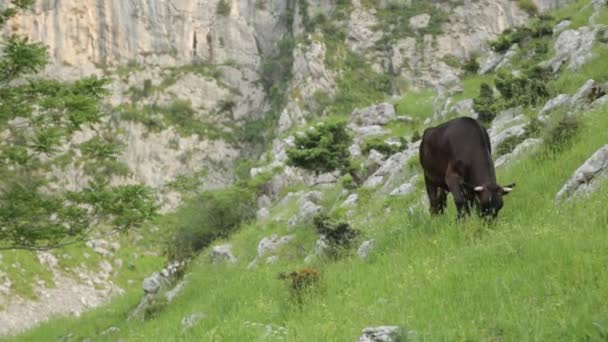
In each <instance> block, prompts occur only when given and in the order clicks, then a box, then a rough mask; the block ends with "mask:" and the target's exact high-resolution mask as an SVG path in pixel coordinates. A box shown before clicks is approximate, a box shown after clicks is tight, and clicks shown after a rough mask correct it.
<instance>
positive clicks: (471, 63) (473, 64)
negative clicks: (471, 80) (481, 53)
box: [462, 56, 480, 75]
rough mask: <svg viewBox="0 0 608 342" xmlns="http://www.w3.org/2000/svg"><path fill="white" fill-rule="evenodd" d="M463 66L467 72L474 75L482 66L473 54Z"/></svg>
mask: <svg viewBox="0 0 608 342" xmlns="http://www.w3.org/2000/svg"><path fill="white" fill-rule="evenodd" d="M462 68H463V69H464V71H465V72H466V73H467V74H471V75H474V74H476V73H477V72H478V71H479V68H480V66H479V62H477V59H476V58H475V56H471V57H469V59H467V61H466V63H464V65H463V66H462Z"/></svg>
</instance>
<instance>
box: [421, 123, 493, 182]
mask: <svg viewBox="0 0 608 342" xmlns="http://www.w3.org/2000/svg"><path fill="white" fill-rule="evenodd" d="M457 161H458V162H459V163H462V164H464V165H466V166H467V168H468V167H475V166H477V164H480V163H481V164H483V166H482V167H484V168H491V169H492V170H491V172H492V173H493V169H494V167H493V165H488V163H492V160H491V146H490V139H489V137H488V133H487V131H486V129H485V128H484V127H483V126H481V125H480V124H479V123H478V122H477V120H475V119H472V118H468V117H462V118H457V119H453V120H450V121H448V122H445V123H443V124H441V125H438V126H436V127H431V128H428V129H426V130H425V131H424V135H423V137H422V143H421V144H420V163H421V164H422V167H423V169H424V172H425V176H426V177H427V178H428V179H430V180H432V181H434V182H443V179H444V178H445V172H446V170H447V167H448V164H449V163H456V162H457Z"/></svg>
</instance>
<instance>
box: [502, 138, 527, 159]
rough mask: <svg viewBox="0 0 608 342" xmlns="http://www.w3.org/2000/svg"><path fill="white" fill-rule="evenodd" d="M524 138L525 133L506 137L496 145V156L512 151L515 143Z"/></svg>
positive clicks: (519, 142)
mask: <svg viewBox="0 0 608 342" xmlns="http://www.w3.org/2000/svg"><path fill="white" fill-rule="evenodd" d="M524 140H526V136H525V135H520V136H516V135H514V136H510V137H508V138H506V139H505V140H504V141H503V142H501V143H500V145H498V146H497V147H496V156H502V155H505V154H508V153H511V152H513V150H514V149H515V148H516V147H517V145H519V144H521V143H522V142H523V141H524Z"/></svg>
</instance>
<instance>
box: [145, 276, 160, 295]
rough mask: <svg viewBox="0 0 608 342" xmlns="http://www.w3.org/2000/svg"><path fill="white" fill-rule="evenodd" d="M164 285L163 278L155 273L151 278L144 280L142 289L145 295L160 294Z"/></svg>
mask: <svg viewBox="0 0 608 342" xmlns="http://www.w3.org/2000/svg"><path fill="white" fill-rule="evenodd" d="M162 284H163V280H162V276H161V275H160V274H159V273H157V272H154V273H152V275H151V276H149V277H148V278H146V279H144V281H143V283H142V287H143V289H144V292H145V293H156V292H158V290H159V289H160V287H161V285H162Z"/></svg>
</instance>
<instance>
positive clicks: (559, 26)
mask: <svg viewBox="0 0 608 342" xmlns="http://www.w3.org/2000/svg"><path fill="white" fill-rule="evenodd" d="M571 24H572V21H570V20H562V21H560V22H559V24H557V25H555V27H554V28H553V35H554V36H555V35H558V34H560V33H562V32H563V31H564V30H565V29H567V28H568V27H570V25H571Z"/></svg>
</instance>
